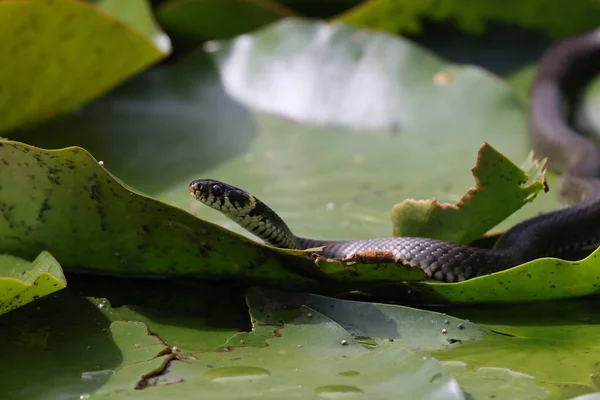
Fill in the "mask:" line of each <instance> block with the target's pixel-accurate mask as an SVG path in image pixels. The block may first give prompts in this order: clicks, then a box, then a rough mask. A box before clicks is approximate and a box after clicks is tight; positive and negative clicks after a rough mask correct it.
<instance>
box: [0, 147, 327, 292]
mask: <svg viewBox="0 0 600 400" xmlns="http://www.w3.org/2000/svg"><path fill="white" fill-rule="evenodd" d="M0 160H1V161H2V163H3V165H4V168H2V169H1V170H0V187H1V188H2V190H1V193H0V198H1V201H2V205H3V218H2V219H1V220H0V233H1V234H0V248H1V249H2V251H4V252H7V253H9V254H22V255H25V256H29V257H33V255H35V254H37V253H39V252H40V251H43V250H49V251H51V252H52V254H53V255H55V256H56V257H57V258H58V259H59V260H60V261H61V263H63V264H64V265H66V266H68V267H69V268H71V269H83V270H91V271H96V272H100V273H112V274H120V275H129V276H136V275H146V276H154V277H163V276H165V275H168V276H177V275H187V276H194V277H205V278H209V277H212V278H215V277H219V278H222V279H223V278H228V277H234V278H238V279H240V278H241V279H245V278H244V276H246V277H248V278H250V280H252V279H257V280H259V281H261V280H262V281H264V282H265V283H268V281H269V280H271V279H273V278H275V277H276V276H277V275H279V274H282V275H280V278H281V279H280V278H275V280H274V281H273V284H274V283H275V282H282V281H286V282H287V283H289V284H290V285H295V284H300V285H301V286H302V285H314V284H315V282H314V281H313V280H312V279H311V278H309V277H305V276H303V275H302V274H303V273H302V272H301V270H302V267H301V266H300V268H299V269H297V270H296V271H297V272H293V270H290V271H288V270H287V269H286V268H287V263H286V259H288V260H289V259H290V256H289V255H288V254H289V253H292V252H290V251H288V252H285V251H279V250H275V249H272V248H267V247H265V246H256V245H255V244H253V243H252V242H250V241H249V240H247V239H245V238H243V237H240V236H239V235H237V234H234V233H231V232H227V231H225V230H223V229H222V228H219V227H217V226H215V225H213V224H211V223H208V222H204V221H201V220H199V219H197V218H194V217H193V216H191V215H190V214H188V213H186V212H184V211H182V210H180V209H177V208H175V207H171V206H169V205H167V204H164V203H161V202H159V201H157V200H153V199H150V198H148V197H145V196H142V195H138V194H135V193H133V192H132V191H130V190H129V189H127V188H125V187H123V186H122V185H121V184H120V183H118V182H117V181H116V180H115V179H114V178H113V177H112V176H111V175H110V174H109V173H108V172H107V171H106V170H105V169H104V168H103V167H102V166H101V165H99V164H98V162H97V161H96V160H94V159H93V158H92V157H90V156H89V154H88V153H87V152H86V151H85V150H83V149H80V148H69V149H64V150H58V151H44V150H40V149H37V148H35V147H31V146H27V145H23V144H20V143H18V142H9V141H4V142H0ZM32 210H34V212H32ZM90 243H93V245H90ZM231 248H235V249H236V251H235V252H232V251H230V249H231ZM244 249H245V250H244ZM277 257H282V259H281V261H277ZM302 258H303V259H304V266H305V267H306V271H305V273H306V274H309V275H310V274H312V275H316V276H319V275H321V276H323V275H322V274H320V273H319V272H318V271H317V270H316V268H314V267H311V263H312V261H311V260H310V259H308V258H306V257H302ZM278 265H279V266H278ZM251 277H254V278H251Z"/></svg>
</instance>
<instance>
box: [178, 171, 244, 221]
mask: <svg viewBox="0 0 600 400" xmlns="http://www.w3.org/2000/svg"><path fill="white" fill-rule="evenodd" d="M188 188H189V190H190V193H191V194H192V196H194V197H195V198H196V200H198V201H200V202H201V203H202V204H205V205H207V206H209V207H212V208H214V209H215V210H219V211H221V212H224V213H225V214H226V215H227V216H229V217H232V216H235V215H241V214H246V213H248V212H249V211H250V210H252V209H253V208H254V206H255V199H254V197H253V196H252V195H251V194H249V193H248V192H246V191H245V190H242V189H239V188H237V187H235V186H233V185H229V184H227V183H224V182H221V181H217V180H214V179H198V180H195V181H193V182H192V183H190V184H189V186H188Z"/></svg>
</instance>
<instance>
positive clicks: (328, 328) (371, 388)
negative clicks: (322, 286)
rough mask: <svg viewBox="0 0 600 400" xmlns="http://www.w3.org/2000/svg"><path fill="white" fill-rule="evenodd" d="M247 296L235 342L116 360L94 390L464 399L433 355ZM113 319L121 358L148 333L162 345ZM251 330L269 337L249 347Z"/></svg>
mask: <svg viewBox="0 0 600 400" xmlns="http://www.w3.org/2000/svg"><path fill="white" fill-rule="evenodd" d="M247 301H248V306H249V309H250V313H251V319H252V321H253V327H254V329H253V331H252V332H250V333H240V334H237V335H235V336H233V337H232V338H231V339H230V342H231V343H236V344H237V346H229V347H228V348H227V349H226V351H221V352H202V353H189V354H181V353H180V354H177V357H176V358H170V359H169V357H171V355H166V354H165V355H160V353H158V356H157V357H156V358H155V359H151V358H149V357H148V356H149V355H150V354H149V352H147V353H146V354H145V355H143V360H142V359H141V358H136V360H137V361H138V362H135V363H134V362H132V361H133V360H131V361H130V362H127V363H125V364H124V365H123V366H121V367H120V368H119V369H118V370H117V372H116V373H115V374H114V375H113V376H111V378H110V380H109V381H108V382H107V383H106V384H105V385H104V386H103V387H102V388H100V389H99V390H98V391H97V392H96V393H94V396H98V397H99V398H107V399H110V398H117V397H116V396H123V394H124V393H127V397H129V398H134V399H135V398H146V397H147V396H148V395H151V394H153V393H156V391H160V392H159V393H160V396H162V397H173V396H181V395H183V394H184V393H189V391H190V390H195V391H201V392H202V393H203V395H208V396H209V397H210V398H242V397H243V398H266V399H271V398H273V399H274V398H281V393H282V391H283V390H285V393H286V397H289V398H306V397H307V396H314V395H315V394H319V395H321V396H324V397H331V396H340V395H351V394H362V393H364V394H365V395H370V396H373V397H376V398H388V397H389V396H390V390H392V389H391V388H392V387H393V388H398V387H402V390H403V393H406V394H409V395H410V398H411V399H454V398H456V399H463V398H464V396H463V394H462V391H461V390H460V388H459V387H458V386H457V385H456V382H455V381H454V379H453V378H452V377H451V376H450V375H449V374H447V373H446V372H445V371H444V369H443V368H441V365H440V364H439V363H438V362H437V361H435V360H433V359H430V358H427V357H425V358H424V357H422V356H419V355H417V354H415V353H413V352H411V351H409V350H406V349H403V348H401V347H400V346H390V347H388V348H383V347H382V348H380V349H372V350H369V349H367V348H365V347H363V346H361V345H360V344H359V343H358V342H356V341H355V340H354V339H353V338H352V336H351V335H350V334H348V332H346V331H345V330H344V329H343V328H342V327H340V326H339V325H338V324H336V323H335V322H334V321H332V320H330V319H328V318H326V317H325V316H324V315H322V314H320V313H319V312H317V311H315V310H310V309H308V308H306V307H304V308H301V309H296V310H281V309H279V308H277V303H276V302H271V301H269V299H268V298H265V297H264V296H263V295H262V294H261V293H260V292H259V291H256V290H250V291H249V292H248V294H247ZM309 312H310V314H311V315H310V317H309V316H308V313H309ZM115 324H116V323H115ZM115 324H113V326H112V327H111V328H112V331H113V335H114V338H115V342H116V343H117V344H119V346H120V348H121V349H122V351H123V352H124V353H126V355H125V356H124V357H125V359H127V358H129V357H130V356H129V353H130V354H131V355H132V356H133V355H134V354H137V353H141V351H142V350H141V348H143V346H140V347H136V346H135V343H138V342H140V343H141V341H142V340H144V341H145V340H153V343H154V344H153V345H152V346H151V347H150V348H151V349H153V350H152V351H153V352H154V353H155V354H156V353H157V352H156V351H157V350H160V348H161V346H160V345H161V344H163V345H164V344H165V343H163V342H161V341H160V339H159V338H157V337H149V336H148V332H147V330H146V327H145V326H141V325H139V323H138V324H136V325H133V324H134V323H133V322H130V323H119V324H118V325H115ZM117 327H118V328H119V329H120V330H119V331H117V330H115V328H117ZM121 328H122V329H121ZM134 331H135V332H134ZM255 335H256V336H260V337H267V339H265V340H264V341H263V342H262V344H261V345H260V346H252V345H248V346H246V343H245V342H246V341H252V340H253V338H252V337H253V336H255ZM138 338H139V339H138ZM164 349H166V348H164ZM166 351H168V350H165V352H166ZM167 360H168V361H167ZM165 361H167V362H165ZM159 365H160V366H159ZM165 372H168V373H165ZM127 386H129V387H128V388H127ZM134 387H137V388H138V389H142V390H138V391H135V390H134ZM127 389H129V390H127ZM394 392H395V391H394Z"/></svg>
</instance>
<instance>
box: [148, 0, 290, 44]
mask: <svg viewBox="0 0 600 400" xmlns="http://www.w3.org/2000/svg"><path fill="white" fill-rule="evenodd" d="M156 16H157V18H158V21H159V22H160V23H161V25H163V26H164V27H165V28H166V29H168V30H170V31H172V32H176V33H179V34H183V35H185V36H188V37H191V38H193V39H196V40H206V39H225V38H230V37H233V36H236V35H240V34H242V33H246V32H248V31H251V30H254V29H256V28H259V27H261V26H263V25H266V24H268V23H270V22H273V21H276V20H278V19H280V18H284V17H296V16H299V14H298V13H296V12H294V11H293V10H292V9H289V8H287V7H286V6H285V5H283V4H281V3H279V2H278V1H274V0H260V1H257V0H220V1H218V2H216V1H210V0H170V1H164V2H162V3H161V4H160V6H159V7H158V9H157V12H156Z"/></svg>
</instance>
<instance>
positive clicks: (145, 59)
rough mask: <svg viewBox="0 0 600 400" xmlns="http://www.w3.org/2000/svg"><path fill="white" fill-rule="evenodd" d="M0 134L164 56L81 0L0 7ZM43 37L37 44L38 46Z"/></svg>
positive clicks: (33, 0)
mask: <svg viewBox="0 0 600 400" xmlns="http://www.w3.org/2000/svg"><path fill="white" fill-rule="evenodd" d="M0 37H2V38H3V40H2V45H1V46H0V58H1V59H3V60H10V62H5V63H4V67H3V68H2V71H0V105H1V107H2V119H1V121H2V122H1V123H0V132H6V131H7V130H11V129H15V128H17V127H19V126H21V125H26V124H31V123H33V122H38V121H40V120H42V119H46V118H49V117H52V116H55V115H57V114H60V113H62V112H65V111H68V110H71V109H73V108H74V107H77V106H79V105H81V104H82V103H84V102H86V101H88V100H90V99H91V98H93V97H95V96H97V95H99V94H101V93H103V92H105V91H106V90H108V89H110V88H111V87H113V86H115V85H116V84H118V83H119V82H121V81H122V80H124V79H125V78H128V77H129V76H131V75H133V74H134V73H136V72H138V71H140V70H142V69H144V68H145V67H147V66H149V65H151V64H153V63H154V62H156V61H158V60H159V59H160V58H162V57H164V55H165V53H163V52H162V51H161V50H159V49H157V48H156V47H155V46H154V45H153V44H152V43H151V42H150V41H148V40H146V39H144V37H142V36H141V35H140V34H139V33H136V32H134V31H133V30H132V29H131V28H129V27H127V26H125V25H124V24H123V23H121V22H119V21H117V20H116V19H115V18H114V17H111V16H109V15H107V14H106V13H104V12H101V11H98V10H97V9H96V8H95V7H93V6H90V5H87V4H85V2H82V1H74V0H53V1H52V0H25V1H0ZM40 38H44V40H40Z"/></svg>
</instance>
